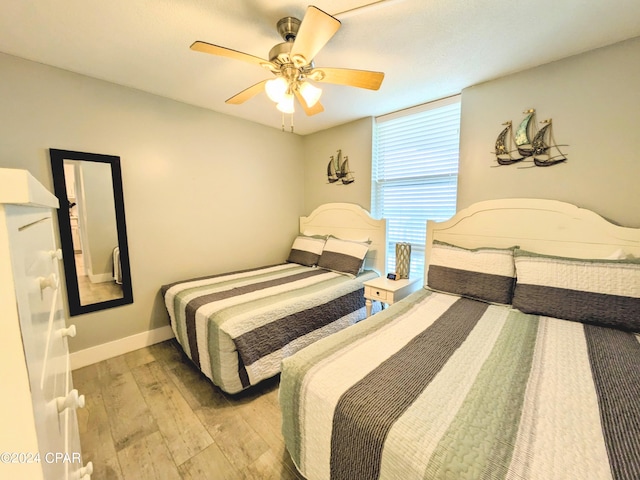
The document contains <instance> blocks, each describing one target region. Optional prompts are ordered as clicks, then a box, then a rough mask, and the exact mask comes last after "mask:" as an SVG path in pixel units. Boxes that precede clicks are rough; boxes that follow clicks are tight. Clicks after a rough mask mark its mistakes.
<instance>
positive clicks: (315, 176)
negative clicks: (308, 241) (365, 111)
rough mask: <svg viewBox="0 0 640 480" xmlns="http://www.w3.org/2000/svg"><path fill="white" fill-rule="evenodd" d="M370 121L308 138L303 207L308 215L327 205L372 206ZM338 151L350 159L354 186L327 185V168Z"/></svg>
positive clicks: (305, 150) (363, 121)
mask: <svg viewBox="0 0 640 480" xmlns="http://www.w3.org/2000/svg"><path fill="white" fill-rule="evenodd" d="M372 134H373V119H372V118H370V117H368V118H363V119H361V120H356V121H355V122H350V123H347V124H345V125H341V126H338V127H334V128H330V129H327V130H324V131H322V132H318V133H315V134H312V135H307V136H305V137H304V139H303V145H304V165H305V168H304V207H305V212H306V213H310V212H311V211H312V210H313V209H314V208H316V207H317V206H318V205H321V204H323V203H327V202H347V203H356V204H358V205H360V206H361V207H363V208H366V209H367V210H369V208H370V205H371V147H372ZM338 149H340V150H342V155H347V156H348V157H349V166H350V167H351V170H352V171H353V175H354V178H355V182H353V183H351V184H349V185H343V184H342V183H339V182H336V183H333V184H330V183H329V182H328V181H327V164H328V163H329V158H330V157H331V155H334V156H335V155H336V152H337V151H338Z"/></svg>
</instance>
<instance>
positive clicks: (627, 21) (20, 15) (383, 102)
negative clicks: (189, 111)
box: [0, 0, 640, 135]
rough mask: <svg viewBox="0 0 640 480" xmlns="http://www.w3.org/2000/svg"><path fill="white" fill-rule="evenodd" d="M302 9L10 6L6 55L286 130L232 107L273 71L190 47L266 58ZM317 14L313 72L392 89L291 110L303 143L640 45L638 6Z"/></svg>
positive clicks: (291, 1)
mask: <svg viewBox="0 0 640 480" xmlns="http://www.w3.org/2000/svg"><path fill="white" fill-rule="evenodd" d="M367 4H370V5H369V6H366V5H367ZM307 5H308V3H307V2H303V1H296V0H227V1H224V0H108V1H105V0H2V5H1V6H0V13H1V14H0V51H2V52H4V53H7V54H10V55H15V56H18V57H23V58H26V59H29V60H34V61H36V62H41V63H44V64H48V65H53V66H56V67H59V68H63V69H66V70H70V71H73V72H77V73H81V74H84V75H88V76H91V77H95V78H98V79H102V80H107V81H109V82H113V83H117V84H120V85H125V86H128V87H133V88H136V89H139V90H144V91H146V92H150V93H153V94H156V95H161V96H163V97H168V98H171V99H175V100H178V101H181V102H185V103H188V104H192V105H197V106H200V107H203V108H207V109H211V110H215V111H217V112H222V113H225V114H228V115H233V116H237V117H240V118H244V119H247V120H251V121H254V122H258V123H261V124H264V125H268V126H271V127H274V128H280V125H281V114H280V112H278V111H277V110H276V109H275V106H274V104H273V103H272V102H271V101H269V100H268V98H267V97H266V95H265V94H260V95H258V96H256V97H254V98H252V99H250V100H249V101H247V102H246V103H244V104H242V105H227V104H225V103H224V101H225V100H226V99H227V98H229V97H231V96H232V95H234V94H236V93H238V92H239V91H241V90H243V89H244V88H246V87H248V86H250V85H253V84H254V83H256V82H259V81H260V80H263V79H265V78H269V76H270V75H271V74H270V73H269V72H267V71H266V70H264V69H262V68H260V67H258V66H255V65H252V64H249V63H245V62H241V61H238V60H233V59H229V58H222V57H216V56H212V55H207V54H204V53H199V52H194V51H192V50H190V49H189V46H190V45H191V43H193V42H194V41H195V40H202V41H205V42H208V43H214V44H217V45H222V46H225V47H229V48H232V49H234V50H239V51H242V52H245V53H249V54H251V55H255V56H258V57H262V58H267V57H268V53H269V50H270V49H271V47H272V46H274V45H275V44H276V43H280V42H281V41H282V39H281V38H280V37H279V35H278V33H277V31H276V28H275V24H276V22H277V21H278V20H279V19H280V18H282V17H285V16H295V17H297V18H300V19H302V17H303V16H304V12H305V10H306V7H307ZM314 5H315V6H317V7H318V8H320V9H322V10H324V11H325V12H327V13H330V14H332V15H335V16H336V17H337V18H338V19H339V20H340V21H341V22H342V27H341V29H340V30H339V31H338V32H337V34H336V35H335V36H334V37H333V38H332V39H331V40H330V42H329V43H328V44H327V45H326V46H325V47H324V48H323V49H322V50H321V51H320V53H319V54H318V55H317V56H316V58H315V64H316V66H325V67H341V68H354V69H361V70H375V71H383V72H385V79H384V82H383V83H382V87H381V88H380V90H378V91H368V90H362V89H357V88H352V87H345V86H339V85H328V84H323V85H322V87H323V90H324V93H323V97H322V100H321V101H322V103H323V105H324V107H325V111H324V112H322V113H320V114H318V115H315V116H313V117H306V116H305V115H304V112H302V110H301V109H300V108H298V109H297V110H296V113H295V116H294V124H295V131H296V133H298V134H302V135H305V134H309V133H313V132H317V131H320V130H324V129H326V128H329V127H332V126H335V125H339V124H342V123H346V122H348V121H351V120H354V119H358V118H362V117H365V116H371V115H373V116H375V115H380V114H384V113H389V112H392V111H396V110H400V109H403V108H406V107H409V106H412V105H417V104H421V103H425V102H428V101H430V100H434V99H438V98H441V97H444V96H449V95H452V94H455V93H459V92H460V91H461V90H462V89H463V88H465V87H468V86H470V85H474V84H477V83H480V82H483V81H486V80H490V79H493V78H496V77H500V76H503V75H505V74H509V73H513V72H516V71H519V70H523V69H526V68H530V67H533V66H536V65H541V64H544V63H548V62H551V61H554V60H558V59H560V58H564V57H567V56H570V55H574V54H577V53H581V52H584V51H587V50H591V49H594V48H598V47H602V46H605V45H610V44H612V43H616V42H619V41H622V40H625V39H628V38H632V37H636V36H639V35H640V1H639V0H606V1H605V0H536V1H531V0H386V1H379V2H372V0H315V3H314ZM359 7H362V8H359ZM354 9H355V10H354ZM639 60H640V59H630V61H639ZM0 73H1V72H0ZM0 81H2V76H1V74H0ZM525 103H526V102H525ZM288 123H289V120H288V119H287V124H288Z"/></svg>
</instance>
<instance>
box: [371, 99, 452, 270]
mask: <svg viewBox="0 0 640 480" xmlns="http://www.w3.org/2000/svg"><path fill="white" fill-rule="evenodd" d="M459 143H460V96H455V97H450V98H446V99H443V100H440V101H437V102H432V103H429V104H425V105H421V106H419V107H415V108H412V109H409V110H404V111H402V112H397V113H393V114H390V115H385V116H382V117H378V118H376V127H375V136H374V155H373V165H372V167H373V168H372V179H371V180H372V181H371V186H372V202H371V203H372V210H373V213H374V215H376V216H378V217H382V218H386V219H387V228H388V235H387V272H386V273H388V272H394V271H395V266H396V258H395V246H396V243H397V242H409V243H410V244H411V277H422V274H423V270H424V247H425V241H426V222H427V220H436V221H443V220H447V219H449V218H451V216H453V214H454V213H455V211H456V192H457V185H458V160H459Z"/></svg>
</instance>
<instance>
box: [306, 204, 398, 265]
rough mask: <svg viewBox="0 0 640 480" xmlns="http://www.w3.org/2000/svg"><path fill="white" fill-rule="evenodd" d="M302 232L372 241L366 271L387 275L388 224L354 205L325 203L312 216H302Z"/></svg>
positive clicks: (366, 261) (366, 259)
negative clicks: (371, 270)
mask: <svg viewBox="0 0 640 480" xmlns="http://www.w3.org/2000/svg"><path fill="white" fill-rule="evenodd" d="M300 233H303V234H306V235H329V234H331V235H334V236H336V237H338V238H342V239H344V240H357V241H363V240H369V241H370V242H371V245H370V247H369V253H367V257H366V258H365V268H368V269H373V270H375V271H377V272H378V273H379V274H380V275H384V274H385V269H386V264H387V249H386V242H387V222H386V220H384V219H382V220H377V219H375V218H373V217H372V216H371V215H370V214H369V212H368V211H366V210H365V209H364V208H362V207H361V206H359V205H356V204H353V203H325V204H324V205H320V206H319V207H318V208H316V209H315V210H314V211H313V212H311V214H309V216H308V217H300Z"/></svg>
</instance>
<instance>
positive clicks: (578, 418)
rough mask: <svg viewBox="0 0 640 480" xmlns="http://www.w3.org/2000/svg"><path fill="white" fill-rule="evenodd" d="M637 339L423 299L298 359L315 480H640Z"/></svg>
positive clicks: (300, 436)
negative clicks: (639, 479)
mask: <svg viewBox="0 0 640 480" xmlns="http://www.w3.org/2000/svg"><path fill="white" fill-rule="evenodd" d="M638 399H640V342H639V340H638V337H637V336H635V335H634V334H632V333H628V332H624V331H621V330H615V329H611V328H606V327H600V326H595V325H589V324H582V323H578V322H572V321H566V320H559V319H555V318H550V317H543V316H535V315H529V314H525V313H522V312H520V311H518V310H515V309H512V308H510V307H508V306H502V305H489V304H487V303H483V302H479V301H476V300H472V299H467V298H462V297H458V296H455V295H449V294H443V293H434V292H431V291H428V290H424V289H423V290H421V291H419V292H416V293H414V294H413V295H411V296H410V297H408V298H406V299H404V300H402V301H401V302H398V303H397V304H395V305H393V306H392V307H391V308H389V309H388V310H386V311H383V312H381V313H379V314H376V315H374V316H373V317H371V318H370V319H367V320H366V321H364V322H361V323H359V324H358V325H356V326H354V327H353V328H350V329H348V330H346V331H343V332H340V333H338V334H336V335H333V336H332V337H330V338H327V339H324V340H322V341H319V342H317V343H315V344H314V345H311V346H309V347H308V348H306V349H304V350H303V351H301V352H299V353H297V354H296V355H294V356H292V357H290V358H288V359H285V360H284V362H283V371H282V376H281V381H280V402H281V408H282V415H283V433H284V437H285V442H286V446H287V449H288V450H289V452H290V454H291V456H292V458H293V460H294V462H295V464H296V465H297V466H298V468H299V470H300V472H301V473H302V474H303V475H304V476H305V478H307V479H308V480H328V479H332V480H338V479H345V480H346V479H358V480H368V479H403V480H411V479H455V480H461V479H469V480H477V479H514V480H515V479H520V480H521V479H536V480H537V479H540V480H551V479H553V480H557V479H572V480H573V479H581V480H582V479H598V480H600V479H629V480H631V479H638V478H640V401H639V400H638Z"/></svg>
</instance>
